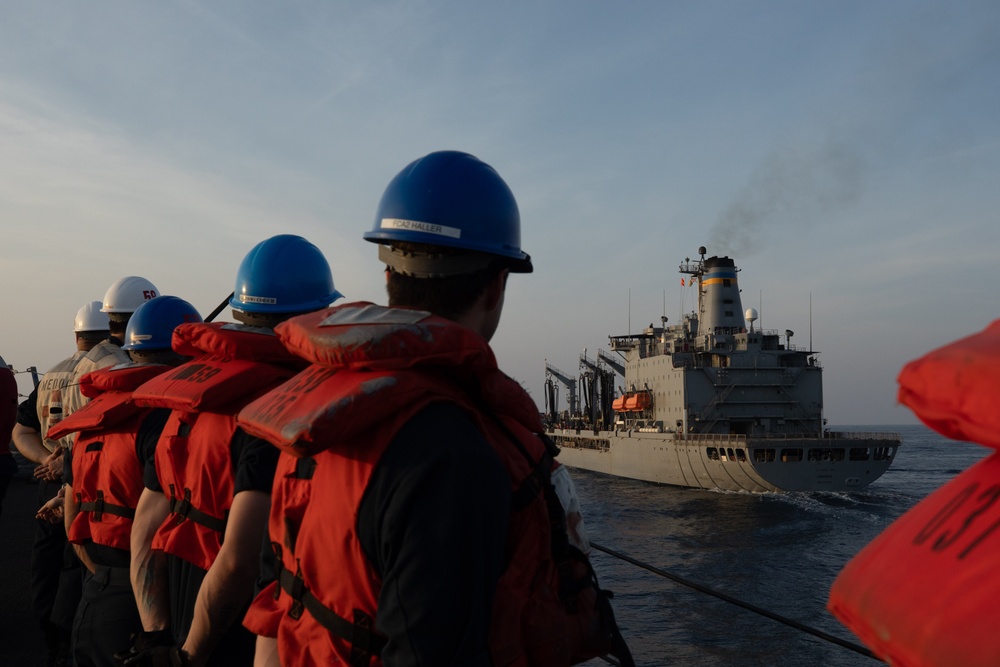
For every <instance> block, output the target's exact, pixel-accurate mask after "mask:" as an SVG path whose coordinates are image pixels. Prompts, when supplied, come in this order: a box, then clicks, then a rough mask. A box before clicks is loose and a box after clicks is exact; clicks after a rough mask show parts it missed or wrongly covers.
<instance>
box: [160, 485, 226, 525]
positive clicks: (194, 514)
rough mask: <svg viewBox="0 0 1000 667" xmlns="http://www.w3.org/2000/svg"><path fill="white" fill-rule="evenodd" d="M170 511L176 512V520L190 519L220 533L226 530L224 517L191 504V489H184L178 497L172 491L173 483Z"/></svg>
mask: <svg viewBox="0 0 1000 667" xmlns="http://www.w3.org/2000/svg"><path fill="white" fill-rule="evenodd" d="M170 513H171V514H176V515H177V516H178V517H179V518H178V521H183V520H184V519H191V520H192V521H194V522H195V523H197V524H199V525H202V526H205V527H206V528H209V529H211V530H214V531H216V532H219V533H222V534H225V532H226V519H220V518H218V517H214V516H212V515H211V514H206V513H205V512H202V511H201V510H200V509H198V508H197V507H195V506H194V505H192V504H191V489H184V497H183V498H179V497H177V495H176V494H175V493H174V485H173V484H171V485H170Z"/></svg>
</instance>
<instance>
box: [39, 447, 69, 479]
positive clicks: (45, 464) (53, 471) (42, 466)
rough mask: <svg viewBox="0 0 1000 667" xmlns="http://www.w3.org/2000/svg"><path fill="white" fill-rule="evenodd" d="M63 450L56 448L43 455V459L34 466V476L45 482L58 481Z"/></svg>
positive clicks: (61, 468)
mask: <svg viewBox="0 0 1000 667" xmlns="http://www.w3.org/2000/svg"><path fill="white" fill-rule="evenodd" d="M62 456H63V450H62V448H59V449H56V450H55V451H53V452H52V453H51V454H49V455H48V456H46V457H45V460H44V461H42V462H41V463H39V464H38V466H37V467H35V473H34V474H35V478H36V479H40V480H43V481H46V482H58V481H59V480H60V479H62V472H63V459H62Z"/></svg>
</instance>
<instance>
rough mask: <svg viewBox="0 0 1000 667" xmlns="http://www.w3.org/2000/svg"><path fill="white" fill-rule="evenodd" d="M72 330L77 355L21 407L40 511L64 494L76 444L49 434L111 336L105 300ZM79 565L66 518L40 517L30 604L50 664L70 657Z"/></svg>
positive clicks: (18, 436) (24, 447)
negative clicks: (81, 374) (87, 361)
mask: <svg viewBox="0 0 1000 667" xmlns="http://www.w3.org/2000/svg"><path fill="white" fill-rule="evenodd" d="M73 331H74V335H75V337H76V352H75V353H74V354H73V356H71V357H68V358H66V359H64V360H63V361H60V362H59V363H58V364H56V365H55V366H53V367H52V368H50V369H49V370H48V372H47V373H45V374H44V375H43V376H42V379H41V381H39V383H38V386H37V387H36V388H35V389H34V390H33V391H32V392H31V394H30V395H29V396H28V398H26V399H25V400H24V401H23V402H22V403H21V405H20V406H19V407H18V412H17V424H16V425H15V426H14V432H13V439H14V445H15V446H16V447H17V449H18V451H19V452H21V455H22V456H24V457H25V458H26V459H28V460H29V461H32V462H33V463H36V464H38V467H37V468H36V469H35V476H36V477H37V478H38V479H39V480H40V484H39V488H38V505H39V507H40V508H41V507H44V505H45V504H46V503H47V502H48V501H49V500H50V499H52V498H53V497H55V496H56V494H57V493H59V492H60V491H61V489H60V481H61V479H62V468H63V461H62V453H63V451H64V449H65V448H67V447H68V446H69V443H70V440H71V439H70V438H68V437H67V438H63V439H62V440H51V439H49V438H47V437H44V436H45V434H46V433H48V430H49V427H50V426H51V425H52V424H53V423H57V422H58V421H59V420H60V419H61V418H62V411H63V404H62V403H63V401H62V397H63V392H64V391H65V389H66V387H67V385H68V384H69V383H70V382H71V381H72V380H73V377H74V374H75V370H76V367H77V364H78V363H79V362H80V360H81V359H82V358H83V357H84V356H85V355H86V354H87V352H88V351H89V350H90V349H92V348H93V347H94V346H96V345H97V344H98V343H100V342H101V341H102V340H104V339H106V338H107V337H108V316H107V315H106V314H104V313H102V312H101V302H100V301H92V302H90V303H88V304H87V305H85V306H83V307H82V308H80V310H78V311H77V313H76V318H75V320H74V325H73ZM74 563H75V565H76V566H77V567H78V566H79V562H78V561H77V559H76V558H75V557H74V556H72V554H71V552H70V551H69V549H68V547H67V543H66V529H65V528H64V527H63V524H62V520H61V518H60V519H59V520H57V521H52V520H50V519H45V518H41V517H40V518H39V520H38V522H37V524H36V528H35V541H34V543H33V545H32V549H31V604H32V613H33V614H34V616H35V618H36V619H37V621H38V624H39V625H40V626H41V629H42V635H43V637H44V640H45V647H46V652H47V656H48V657H47V659H48V663H47V664H49V665H55V664H60V663H64V662H65V660H66V658H67V656H68V654H69V644H70V634H71V631H72V627H73V614H74V613H75V610H76V604H77V601H78V600H79V596H78V595H69V596H68V597H67V594H68V593H69V592H70V591H73V590H78V589H79V569H74V568H73V567H68V566H72V565H73V564H74ZM64 575H65V576H64ZM61 579H62V580H63V582H62V583H63V584H64V585H62V586H61V585H60V582H61ZM60 589H62V591H63V592H62V594H60Z"/></svg>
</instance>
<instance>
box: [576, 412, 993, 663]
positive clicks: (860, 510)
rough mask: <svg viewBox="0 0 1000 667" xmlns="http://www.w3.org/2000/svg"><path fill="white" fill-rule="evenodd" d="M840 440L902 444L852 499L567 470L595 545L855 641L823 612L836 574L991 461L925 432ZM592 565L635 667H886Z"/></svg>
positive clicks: (607, 565)
mask: <svg viewBox="0 0 1000 667" xmlns="http://www.w3.org/2000/svg"><path fill="white" fill-rule="evenodd" d="M836 430H863V431H893V432H896V433H899V434H900V435H901V436H902V437H903V444H902V446H901V447H900V450H899V453H898V454H897V456H896V460H895V461H894V462H893V464H892V466H890V468H889V470H888V471H887V472H886V473H885V474H884V475H883V476H882V477H881V478H879V479H878V480H876V481H875V482H874V483H873V484H871V485H870V486H869V487H868V488H866V489H864V490H862V491H856V492H850V493H788V494H777V493H775V494H749V493H728V492H712V491H699V490H692V489H681V488H675V487H667V486H656V485H653V484H648V483H645V482H637V481H632V480H626V479H618V478H613V477H607V476H603V475H597V474H594V473H590V472H587V471H584V470H576V469H573V470H572V472H573V479H574V481H575V483H576V487H577V491H578V493H579V494H580V496H581V504H582V506H583V511H584V517H585V518H586V522H587V530H588V533H589V534H590V537H591V539H592V540H593V541H594V542H597V543H598V544H600V545H602V546H604V547H608V548H610V549H612V550H614V551H617V552H621V553H623V554H626V555H628V556H630V557H632V558H634V559H636V560H639V561H642V562H644V563H647V564H649V565H651V566H653V567H656V568H659V569H661V570H665V571H667V572H669V573H671V574H674V575H676V576H679V577H683V578H684V579H686V580H689V581H691V582H694V583H697V584H700V585H702V586H706V587H708V588H711V589H713V590H715V591H718V592H720V593H724V594H726V595H728V596H730V597H733V598H736V599H739V600H742V601H744V602H747V603H749V604H752V605H755V606H757V607H762V608H764V609H767V610H768V611H771V612H774V613H776V614H780V615H781V616H784V617H786V618H789V619H792V620H794V621H797V622H799V623H801V624H804V625H807V626H810V627H813V628H816V629H818V630H822V631H824V632H826V633H829V634H831V635H835V636H837V637H841V638H843V639H846V640H848V641H850V642H853V643H859V642H858V641H857V639H856V638H855V637H854V636H853V635H852V634H851V633H850V631H848V630H847V629H846V628H845V627H844V626H842V625H840V623H839V622H838V621H837V620H836V619H835V618H834V617H833V616H832V615H831V614H830V613H829V612H827V611H826V600H827V594H828V592H829V590H830V585H831V584H832V583H833V580H834V578H835V577H836V576H837V574H838V573H839V572H840V569H841V568H842V567H843V566H844V564H846V563H847V561H848V560H850V559H851V557H852V556H853V555H854V554H855V553H857V552H858V551H859V550H860V549H861V548H862V547H864V546H865V545H866V544H867V543H868V542H869V541H871V539H872V538H874V537H875V536H876V535H878V534H879V533H880V532H881V531H882V530H883V529H884V528H885V527H886V526H888V525H889V524H890V523H892V521H893V520H895V519H896V518H898V517H899V516H901V515H902V514H903V513H905V512H906V511H907V510H908V509H910V508H911V507H913V506H914V505H915V504H916V503H917V502H919V501H920V500H921V499H923V498H924V497H925V496H927V495H928V494H929V493H931V492H933V491H934V490H936V489H938V488H939V487H940V486H941V485H943V484H945V483H946V482H948V481H949V480H951V479H952V478H953V477H955V475H957V474H958V473H960V472H962V471H964V470H965V469H967V468H968V467H969V466H970V465H972V464H973V463H975V462H977V461H979V460H980V459H981V458H983V457H984V456H985V455H986V454H987V453H988V452H989V450H987V449H986V448H985V447H981V446H979V445H975V444H971V443H964V442H955V441H953V440H948V439H947V438H944V437H942V436H940V435H938V434H937V433H935V432H934V431H931V430H930V429H927V428H925V427H923V426H879V427H873V426H866V427H843V426H841V427H837V429H836ZM592 560H593V563H594V567H595V569H596V570H597V573H598V577H599V578H600V581H601V585H602V587H603V588H607V589H611V590H612V591H614V593H615V598H614V607H615V613H616V615H617V618H618V622H619V625H620V626H621V627H622V631H623V633H624V634H625V637H626V640H627V641H628V643H629V646H630V648H631V649H632V653H633V656H634V657H635V659H636V664H638V665H643V666H656V665H720V666H721V665H725V666H737V667H749V666H751V665H753V666H761V667H771V666H775V665H780V666H786V665H787V666H790V667H815V666H816V665H828V666H832V667H849V666H855V665H879V664H881V663H879V662H878V661H875V660H872V659H871V658H867V657H865V656H863V655H860V654H858V653H856V652H854V651H851V650H849V649H847V648H844V647H841V646H838V645H836V644H832V643H830V642H827V641H824V640H822V639H819V638H816V637H813V636H812V635H809V634H806V633H804V632H802V631H800V630H796V629H794V628H791V627H788V626H786V625H784V624H781V623H779V622H777V621H774V620H771V619H769V618H766V617H764V616H761V615H759V614H756V613H753V612H751V611H748V610H745V609H742V608H740V607H738V606H735V605H733V604H730V603H728V602H725V601H722V600H719V599H716V598H714V597H711V596H709V595H707V594H705V593H701V592H698V591H695V590H692V589H690V588H687V587H685V586H682V585H680V584H676V583H674V582H672V581H670V580H668V579H664V578H662V577H659V576H657V575H655V574H652V573H650V572H647V571H646V570H643V569H641V568H639V567H637V566H635V565H632V564H630V563H627V562H623V561H621V560H619V559H616V558H613V557H612V556H609V555H607V554H604V553H601V552H598V551H595V552H594V553H593V554H592ZM587 664H588V665H594V666H597V665H606V664H607V663H606V662H604V661H602V660H593V661H590V662H589V663H587Z"/></svg>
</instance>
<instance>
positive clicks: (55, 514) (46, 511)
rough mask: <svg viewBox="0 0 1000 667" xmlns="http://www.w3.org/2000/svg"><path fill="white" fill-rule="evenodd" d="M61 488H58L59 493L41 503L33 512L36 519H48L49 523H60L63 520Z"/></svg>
mask: <svg viewBox="0 0 1000 667" xmlns="http://www.w3.org/2000/svg"><path fill="white" fill-rule="evenodd" d="M64 500H65V499H64V498H63V490H62V489H59V494H58V495H57V496H56V497H55V498H52V499H51V500H49V502H47V503H45V504H44V505H42V506H41V507H40V508H39V509H38V512H37V513H36V514H35V518H36V519H40V520H42V521H48V522H49V523H61V522H62V520H63V502H64Z"/></svg>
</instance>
